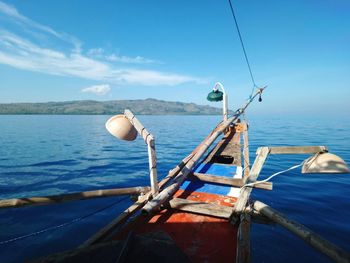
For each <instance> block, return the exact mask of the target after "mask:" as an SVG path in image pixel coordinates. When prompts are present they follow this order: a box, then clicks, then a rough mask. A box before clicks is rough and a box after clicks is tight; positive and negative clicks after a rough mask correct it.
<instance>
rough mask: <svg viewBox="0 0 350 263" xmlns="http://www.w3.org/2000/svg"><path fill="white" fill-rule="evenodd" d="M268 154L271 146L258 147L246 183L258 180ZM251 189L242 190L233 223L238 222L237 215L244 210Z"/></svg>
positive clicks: (232, 218)
mask: <svg viewBox="0 0 350 263" xmlns="http://www.w3.org/2000/svg"><path fill="white" fill-rule="evenodd" d="M268 155H269V148H268V147H260V148H258V150H257V157H256V158H255V161H254V164H253V167H252V169H251V170H250V174H249V177H248V179H247V180H246V182H245V183H253V182H255V181H256V179H257V178H258V176H259V174H260V171H261V169H262V167H263V165H264V163H265V161H266V158H267V156H268ZM251 191H252V188H250V187H245V188H243V189H242V190H241V194H240V196H239V198H238V200H237V202H236V205H235V208H234V210H233V213H232V216H231V222H232V223H236V222H237V220H238V218H237V215H238V214H240V213H242V212H243V211H244V209H245V207H246V205H247V202H248V199H249V196H250V193H251Z"/></svg>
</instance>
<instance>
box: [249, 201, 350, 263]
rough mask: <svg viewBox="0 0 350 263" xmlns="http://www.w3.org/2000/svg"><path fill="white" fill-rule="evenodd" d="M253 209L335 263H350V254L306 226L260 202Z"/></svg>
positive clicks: (255, 203)
mask: <svg viewBox="0 0 350 263" xmlns="http://www.w3.org/2000/svg"><path fill="white" fill-rule="evenodd" d="M253 207H254V209H255V210H257V211H258V212H260V213H261V214H263V215H264V216H266V217H268V218H269V219H271V220H272V221H274V222H276V223H277V224H280V225H281V226H283V227H285V228H286V229H288V230H289V231H290V232H292V233H293V234H295V235H297V236H298V237H300V238H301V239H303V240H304V241H305V242H306V243H308V244H309V245H311V246H312V247H314V248H315V249H317V250H318V251H320V252H322V253H323V254H325V255H326V256H328V257H330V258H331V259H333V260H334V261H335V262H341V263H345V262H347V263H349V262H350V255H349V253H347V252H346V251H344V250H342V249H340V248H339V247H337V246H335V245H334V244H332V243H331V242H329V241H328V240H325V239H324V238H322V237H321V236H319V235H318V234H316V233H315V232H313V231H312V230H310V229H308V228H307V227H305V226H304V225H302V224H300V223H298V222H296V221H293V220H290V219H288V218H287V217H286V216H285V215H283V214H281V213H279V212H278V211H276V210H274V209H273V208H271V207H269V206H268V205H266V204H264V203H262V202H260V201H255V202H254V206H253Z"/></svg>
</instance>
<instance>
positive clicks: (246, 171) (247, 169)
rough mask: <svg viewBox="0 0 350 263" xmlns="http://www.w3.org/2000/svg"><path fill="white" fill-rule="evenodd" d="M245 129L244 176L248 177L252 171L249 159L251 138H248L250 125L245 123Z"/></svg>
mask: <svg viewBox="0 0 350 263" xmlns="http://www.w3.org/2000/svg"><path fill="white" fill-rule="evenodd" d="M243 124H244V126H245V130H244V131H243V161H244V162H243V178H245V180H247V179H248V176H249V173H250V159H249V138H248V125H247V123H246V122H244V123H243Z"/></svg>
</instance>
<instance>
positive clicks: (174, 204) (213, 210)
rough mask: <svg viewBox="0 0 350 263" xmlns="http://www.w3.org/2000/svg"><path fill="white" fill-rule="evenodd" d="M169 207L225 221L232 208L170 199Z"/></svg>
mask: <svg viewBox="0 0 350 263" xmlns="http://www.w3.org/2000/svg"><path fill="white" fill-rule="evenodd" d="M169 205H170V207H171V208H173V209H176V210H180V211H185V212H190V213H195V214H201V215H207V216H213V217H219V218H225V219H228V218H229V217H230V215H231V212H232V207H228V206H221V205H216V204H210V203H205V202H196V201H190V200H186V199H181V198H174V199H171V200H170V201H169Z"/></svg>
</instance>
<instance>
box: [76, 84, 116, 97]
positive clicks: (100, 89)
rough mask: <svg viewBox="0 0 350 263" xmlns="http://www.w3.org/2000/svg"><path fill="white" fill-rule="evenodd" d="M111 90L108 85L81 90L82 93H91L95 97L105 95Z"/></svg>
mask: <svg viewBox="0 0 350 263" xmlns="http://www.w3.org/2000/svg"><path fill="white" fill-rule="evenodd" d="M110 90H111V87H110V86H109V85H108V84H101V85H95V86H91V87H86V88H83V89H82V90H81V92H84V93H93V94H96V95H100V96H102V95H106V94H107V93H108V92H109V91H110Z"/></svg>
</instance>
